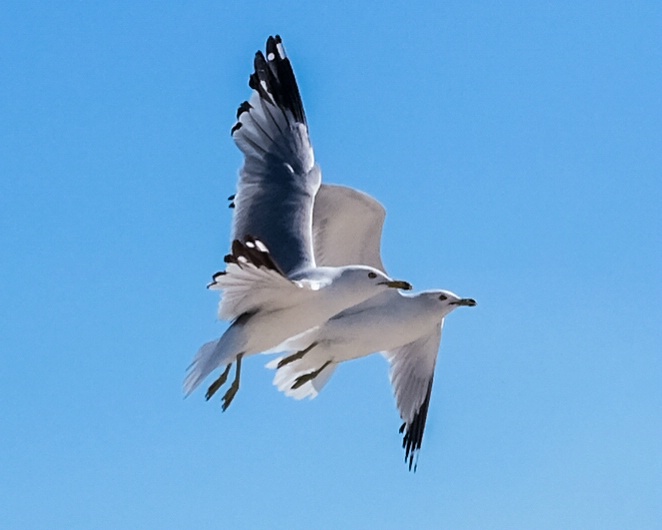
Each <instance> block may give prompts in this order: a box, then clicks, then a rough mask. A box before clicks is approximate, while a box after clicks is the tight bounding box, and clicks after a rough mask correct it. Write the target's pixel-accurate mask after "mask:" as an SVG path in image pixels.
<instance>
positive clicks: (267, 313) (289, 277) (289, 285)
mask: <svg viewBox="0 0 662 530" xmlns="http://www.w3.org/2000/svg"><path fill="white" fill-rule="evenodd" d="M254 68H255V69H254V72H253V74H251V76H250V79H249V86H250V88H252V89H253V93H252V96H251V98H250V100H249V101H245V102H243V103H242V104H241V105H240V106H239V109H238V111H237V122H236V123H235V125H234V126H233V127H232V131H231V134H232V137H233V139H234V141H235V143H236V144H237V146H238V147H239V149H240V150H241V151H242V153H243V154H244V164H243V167H242V168H241V170H240V173H239V182H238V186H237V191H236V194H235V195H234V197H233V199H232V200H233V203H234V215H233V225H232V239H233V243H232V251H231V253H230V254H228V255H227V256H226V257H225V261H226V263H227V267H226V270H225V271H223V272H219V273H217V274H215V275H214V276H213V280H212V282H211V283H210V284H209V286H208V287H209V288H210V289H213V290H219V291H221V292H222V299H221V302H220V305H219V317H220V318H221V319H223V320H230V321H232V323H231V325H230V327H229V328H228V329H227V330H226V331H225V333H224V334H223V335H222V336H221V338H220V339H217V340H215V341H211V342H208V343H206V344H204V345H203V346H202V347H201V348H200V349H199V350H198V352H197V354H196V355H195V357H194V359H193V362H192V363H191V365H190V366H189V369H188V373H187V375H186V378H185V380H184V393H185V394H186V395H189V394H190V393H191V392H193V390H195V388H196V387H197V386H198V385H199V384H200V383H201V382H202V381H203V380H204V379H205V378H206V377H207V376H208V375H209V374H210V373H211V372H213V371H214V370H215V369H216V368H224V371H223V372H222V373H221V375H220V377H219V378H218V379H217V380H216V381H215V382H214V383H213V384H212V385H211V386H210V387H209V389H208V391H207V393H206V398H207V399H210V398H211V397H212V396H213V395H214V393H215V392H216V391H217V390H218V389H219V388H220V387H221V386H222V385H223V384H225V382H226V381H227V378H228V374H229V370H230V368H231V366H232V364H233V363H236V371H235V378H234V381H233V382H232V384H231V386H230V388H229V389H228V390H227V392H226V394H225V395H224V396H223V404H222V408H223V410H226V409H227V407H228V406H229V405H230V403H231V402H232V400H233V399H234V397H235V395H236V393H237V391H238V389H239V381H240V374H241V362H242V359H243V358H244V357H246V356H249V355H253V354H257V353H261V352H266V351H269V350H271V349H272V348H273V347H275V346H277V345H278V344H280V343H282V342H283V341H285V340H286V339H288V338H290V337H293V336H295V335H297V334H300V333H302V332H303V331H306V330H307V329H309V328H312V327H315V326H318V325H319V324H322V323H323V322H325V321H326V320H328V319H329V318H331V317H332V316H333V315H335V314H337V313H339V312H340V311H342V310H343V309H346V308H347V307H351V306H354V305H356V304H358V303H360V302H362V301H364V300H366V299H368V298H371V297H373V296H376V295H378V294H380V293H382V292H384V291H387V290H397V289H405V290H408V289H411V285H410V284H409V283H408V282H405V281H401V280H393V279H391V278H390V277H389V276H388V275H386V273H385V272H384V271H382V270H379V269H375V268H374V267H371V266H368V265H365V264H351V263H346V264H343V266H339V267H328V266H322V267H318V266H317V264H316V262H315V258H314V251H313V244H312V240H313V237H312V211H313V201H314V198H315V194H316V193H317V190H318V188H319V186H320V182H321V173H320V170H319V167H318V166H317V165H316V164H315V157H314V155H313V149H312V146H311V143H310V139H309V136H308V125H307V122H306V116H305V113H304V110H303V104H302V102H301V96H300V94H299V89H298V87H297V83H296V79H295V77H294V72H293V71H292V66H291V64H290V61H289V59H288V58H287V56H286V54H285V50H284V48H283V43H282V40H281V38H280V37H279V36H276V37H269V39H268V40H267V44H266V54H263V53H262V52H261V51H258V52H257V53H256V55H255V60H254Z"/></svg>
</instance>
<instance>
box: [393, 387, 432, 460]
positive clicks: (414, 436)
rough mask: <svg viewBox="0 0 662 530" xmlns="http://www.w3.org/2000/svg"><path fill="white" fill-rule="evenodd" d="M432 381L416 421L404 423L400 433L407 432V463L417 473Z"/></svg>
mask: <svg viewBox="0 0 662 530" xmlns="http://www.w3.org/2000/svg"><path fill="white" fill-rule="evenodd" d="M432 381H433V379H432V378H431V379H430V382H429V383H428V390H427V393H426V395H425V399H424V400H423V403H421V406H420V408H419V409H418V411H417V412H416V414H415V415H414V419H413V420H412V421H411V423H409V424H407V422H405V423H403V424H402V426H401V427H400V433H401V434H402V432H403V431H405V429H406V432H405V435H404V437H403V438H402V448H403V449H404V450H405V463H407V464H408V466H409V471H414V473H415V472H416V468H417V466H418V452H419V451H420V449H421V444H422V442H423V432H424V430H425V422H426V420H427V417H428V408H429V407H430V396H431V394H432Z"/></svg>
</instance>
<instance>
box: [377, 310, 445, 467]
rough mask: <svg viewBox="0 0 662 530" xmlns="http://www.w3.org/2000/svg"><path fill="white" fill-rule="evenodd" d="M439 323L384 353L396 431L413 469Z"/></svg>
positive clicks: (425, 405)
mask: <svg viewBox="0 0 662 530" xmlns="http://www.w3.org/2000/svg"><path fill="white" fill-rule="evenodd" d="M442 326H443V321H442V323H441V325H440V326H437V327H436V328H435V329H434V331H433V332H431V333H429V334H428V335H424V336H423V337H421V338H420V339H417V340H415V341H414V342H410V343H409V344H405V345H404V346H401V347H400V348H396V349H394V350H391V351H387V352H385V353H384V355H385V356H386V358H387V359H388V361H389V363H390V365H391V373H390V375H391V385H392V386H393V392H394V394H395V400H396V403H397V406H398V410H399V411H400V417H401V418H402V420H403V421H404V423H403V424H402V427H401V428H400V432H401V433H404V437H403V439H402V447H403V448H404V450H405V462H407V463H408V464H409V469H410V470H411V469H412V466H413V467H414V469H416V460H417V456H418V451H419V450H420V448H421V443H422V441H423V431H424V430H425V421H426V420H427V416H428V407H429V406H430V394H431V393H432V381H433V379H434V366H435V363H436V362H437V355H438V352H439V344H440V342H441V329H442Z"/></svg>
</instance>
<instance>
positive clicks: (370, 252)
mask: <svg viewBox="0 0 662 530" xmlns="http://www.w3.org/2000/svg"><path fill="white" fill-rule="evenodd" d="M385 215H386V214H385V210H384V208H383V207H382V205H381V204H379V203H378V202H377V201H376V200H375V199H373V198H372V197H370V196H369V195H367V194H365V193H362V192H359V191H357V190H354V189H351V188H346V187H341V186H330V185H322V186H321V188H320V190H319V192H318V193H317V195H316V197H315V207H314V214H313V234H314V248H315V258H316V260H317V262H318V263H319V264H323V265H328V266H341V265H342V264H343V263H357V262H358V263H363V264H366V265H370V266H372V267H374V268H375V269H378V270H381V271H384V270H385V269H384V265H383V264H382V259H381V252H380V241H381V233H382V227H383V223H384V218H385ZM475 305H476V302H475V301H474V300H473V299H471V298H461V297H459V296H457V295H456V294H454V293H452V292H450V291H442V290H437V291H424V292H420V293H417V294H408V293H400V292H398V291H389V292H383V293H381V294H378V295H377V296H375V297H372V298H370V299H368V300H366V301H364V302H362V303H360V304H358V305H356V306H353V307H350V308H348V309H345V310H344V311H342V312H340V313H338V314H337V315H335V316H333V317H332V318H330V319H329V320H328V321H326V322H325V323H323V324H322V325H320V326H318V327H316V328H313V329H310V330H308V331H306V332H304V333H302V334H301V335H299V336H297V337H294V338H291V339H289V340H288V341H286V342H285V343H284V344H282V345H280V347H279V348H278V349H281V350H283V351H287V353H286V355H285V356H283V357H280V358H278V359H276V360H274V361H272V362H270V363H269V364H268V365H267V366H268V367H270V368H275V369H276V370H277V371H276V375H275V377H274V385H276V386H277V387H278V389H279V390H281V391H282V392H284V393H285V394H286V395H288V396H291V397H293V398H296V399H303V398H305V397H308V398H311V399H312V398H314V397H315V396H317V394H318V393H319V392H320V391H321V389H322V388H323V387H324V385H325V384H326V383H327V382H328V381H329V379H330V377H331V375H332V374H333V372H334V370H335V369H336V367H337V366H338V364H339V363H341V362H344V361H348V360H351V359H357V358H359V357H364V356H366V355H369V354H371V353H374V352H382V353H383V354H384V356H385V357H386V358H387V360H388V362H389V364H390V379H391V385H392V386H393V391H394V394H395V398H396V403H397V407H398V410H399V412H400V416H401V418H402V420H403V422H404V423H403V424H402V427H401V429H400V432H401V433H403V435H404V436H403V448H404V449H405V461H406V462H408V465H409V469H410V470H411V469H412V467H414V469H415V465H416V460H417V456H418V451H419V450H420V448H421V442H422V440H423V431H424V429H425V422H426V418H427V413H428V407H429V405H430V395H431V392H432V381H433V378H434V368H435V363H436V360H437V356H438V351H439V345H440V341H441V331H442V327H443V325H444V319H445V317H446V316H448V314H449V313H450V312H451V311H453V310H454V309H456V308H458V307H462V306H470V307H471V306H475Z"/></svg>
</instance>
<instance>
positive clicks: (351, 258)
mask: <svg viewBox="0 0 662 530" xmlns="http://www.w3.org/2000/svg"><path fill="white" fill-rule="evenodd" d="M385 217H386V210H385V209H384V207H383V206H382V205H381V204H380V203H379V202H377V201H376V200H375V199H373V198H372V197H371V196H370V195H368V194H366V193H363V192H361V191H358V190H355V189H352V188H347V187H345V186H335V185H329V184H322V185H321V186H320V189H319V191H318V192H317V195H316V196H315V206H314V207H313V245H314V248H315V262H316V263H317V265H318V266H327V267H341V266H344V265H369V266H371V267H374V268H376V269H379V270H381V271H382V272H386V271H385V270H384V265H383V264H382V258H381V238H382V228H383V226H384V218H385Z"/></svg>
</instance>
